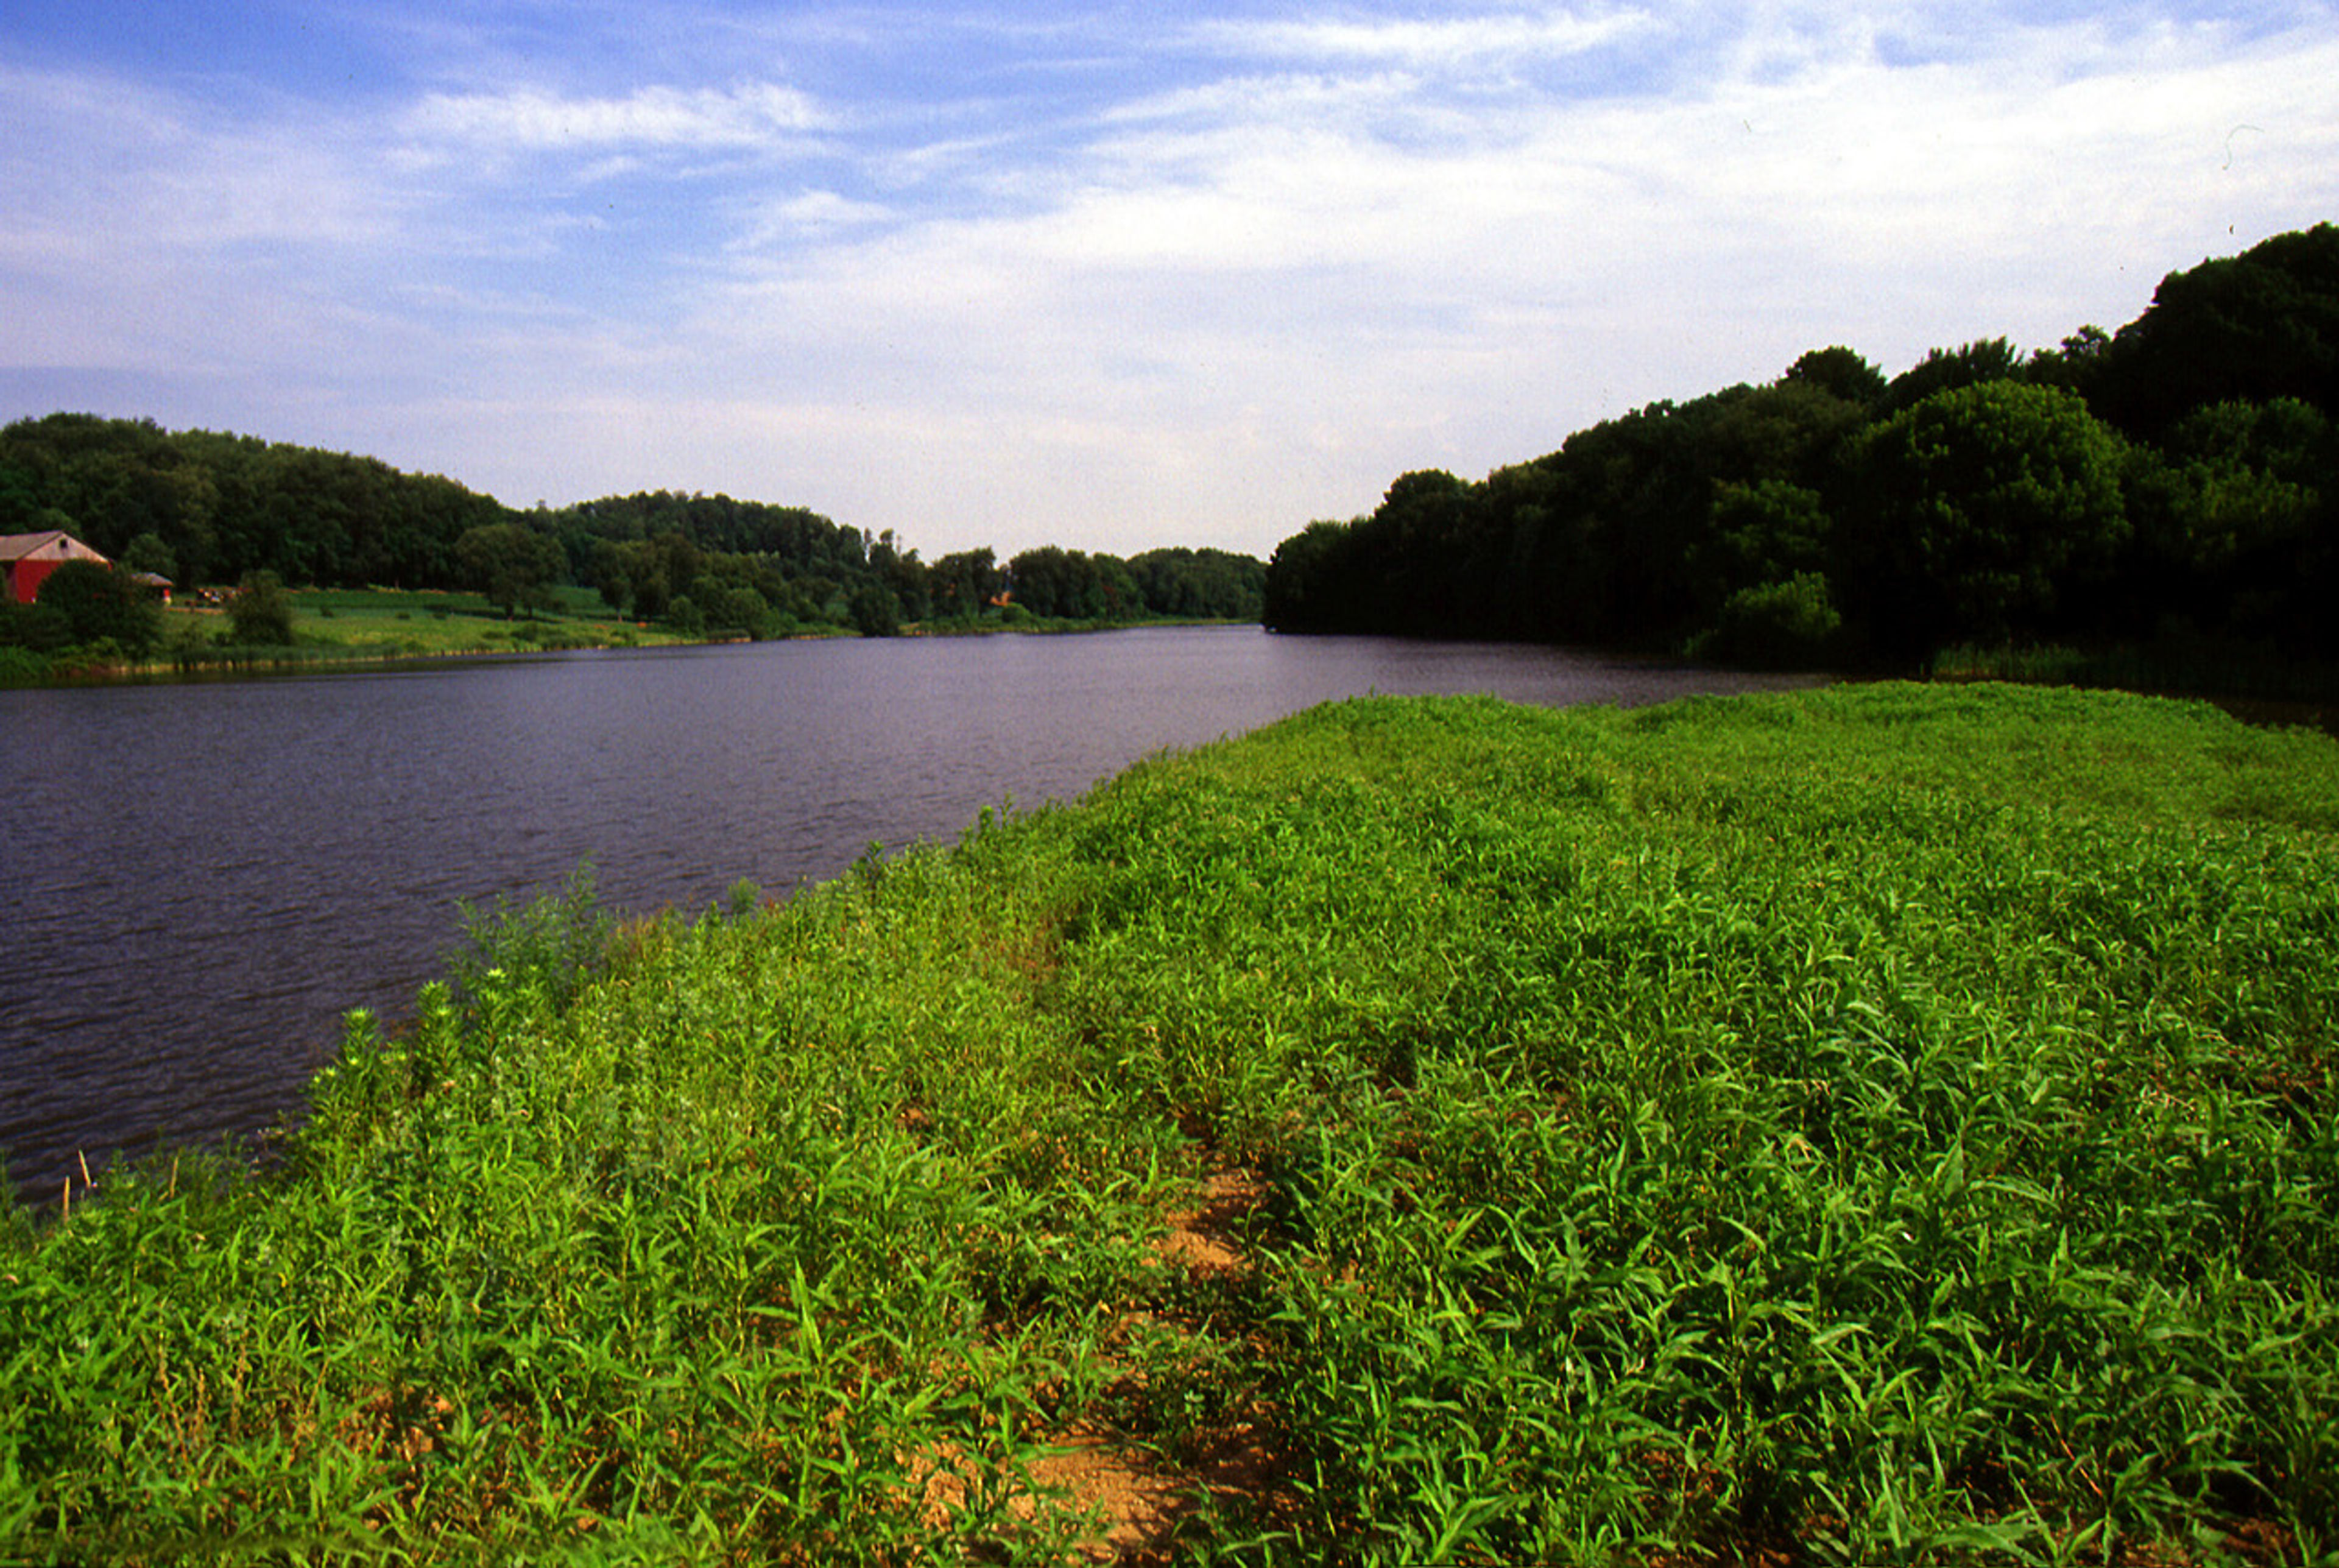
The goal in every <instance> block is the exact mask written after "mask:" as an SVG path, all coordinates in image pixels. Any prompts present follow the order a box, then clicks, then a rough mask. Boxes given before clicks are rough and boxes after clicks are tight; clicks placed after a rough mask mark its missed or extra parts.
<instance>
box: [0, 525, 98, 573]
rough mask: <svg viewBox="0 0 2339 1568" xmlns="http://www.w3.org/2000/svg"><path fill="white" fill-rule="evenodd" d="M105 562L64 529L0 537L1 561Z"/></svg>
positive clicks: (1, 535)
mask: <svg viewBox="0 0 2339 1568" xmlns="http://www.w3.org/2000/svg"><path fill="white" fill-rule="evenodd" d="M104 560H105V557H104V556H101V555H99V554H98V553H97V552H96V551H95V550H93V549H91V548H90V547H88V546H87V545H84V544H83V543H82V542H81V541H80V540H79V539H77V538H74V537H73V536H72V535H71V534H69V533H67V532H65V531H64V529H63V528H50V529H48V530H47V531H46V532H44V533H38V534H0V561H104ZM108 564H109V565H110V564H111V563H108Z"/></svg>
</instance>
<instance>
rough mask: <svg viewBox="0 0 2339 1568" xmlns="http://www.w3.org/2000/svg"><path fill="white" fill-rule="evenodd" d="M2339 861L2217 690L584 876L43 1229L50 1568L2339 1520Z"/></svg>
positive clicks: (2008, 1533)
mask: <svg viewBox="0 0 2339 1568" xmlns="http://www.w3.org/2000/svg"><path fill="white" fill-rule="evenodd" d="M2335 833H2339V750H2335V749H2334V745H2333V743H2332V742H2330V741H2329V740H2327V739H2324V738H2322V737H2319V736H2314V735H2306V734H2304V733H2296V732H2269V731H2262V730H2251V729H2247V728H2245V727H2243V726H2242V725H2239V724H2237V723H2235V722H2234V721H2232V720H2230V719H2228V718H2226V717H2225V716H2223V715H2219V714H2217V713H2216V712H2215V711H2214V710H2212V709H2210V708H2208V707H2206V706H2201V705H2187V704H2176V703H2169V702H2163V701H2157V700H2153V699H2147V698H2137V697H2124V696H2118V695H2078V694H2074V693H2069V692H2064V691H2056V690H2045V689H2025V688H2009V687H1999V686H1989V685H1972V686H1956V687H1923V686H1910V685H1860V686H1839V687H1836V688H1833V689H1831V690H1826V691H1821V692H1806V693H1796V694H1780V695H1761V696H1750V697H1742V698H1733V699H1728V700H1700V701H1692V702H1686V703H1678V704H1674V705H1668V706H1665V707H1661V708H1653V709H1645V710H1640V711H1636V712H1631V713H1623V712H1618V711H1614V710H1609V709H1578V710H1570V711H1564V712H1549V711H1542V710H1533V709H1524V708H1517V707H1512V706H1507V705H1502V704H1498V703H1495V702H1493V701H1491V700H1482V699H1396V698H1370V699H1361V700H1357V701H1351V702H1346V703H1340V704H1336V705H1328V706H1326V707H1322V708H1318V709H1315V710H1312V711H1310V712H1308V713H1306V714H1303V715H1298V716H1297V717H1295V718H1292V719H1290V720H1288V721H1286V722H1284V723H1282V724H1279V725H1275V726H1273V727H1271V728H1269V729H1268V730H1265V731H1263V732H1260V733H1258V734H1257V735H1251V736H1248V737H1246V738H1243V739H1239V740H1235V741H1229V742H1224V743H1220V744H1219V745H1212V746H1209V747H1205V748H1203V749H1201V750H1199V751H1197V752H1193V753H1190V754H1168V755H1163V756H1160V757H1157V758H1155V759H1152V760H1150V761H1148V762H1146V763H1143V764H1140V765H1139V766H1137V767H1135V768H1133V769H1131V770H1130V772H1129V773H1127V774H1124V775H1122V776H1121V777H1120V778H1119V779H1117V780H1115V781H1113V782H1111V783H1110V784H1107V785H1105V786H1102V787H1101V788H1100V789H1099V790H1098V791H1097V792H1095V793H1094V794H1092V795H1091V797H1090V798H1089V799H1088V800H1086V801H1084V802H1082V803H1081V804H1078V805H1074V806H1070V807H1062V808H1053V809H1048V810H1043V811H1039V812H1034V813H1028V814H1017V813H1014V812H1002V813H999V814H989V813H986V814H985V815H984V818H983V820H982V821H980V822H978V823H974V824H972V825H971V826H970V827H969V828H968V830H967V832H966V833H965V834H964V836H963V838H962V841H961V842H959V843H956V844H954V845H948V846H933V847H923V848H919V849H915V850H913V851H911V852H908V853H903V854H899V855H896V856H894V857H892V858H880V857H877V856H874V855H873V856H870V857H868V858H866V859H864V862H863V863H860V864H859V865H857V866H856V867H855V868H854V871H853V872H852V873H849V874H847V875H845V876H844V877H842V878H840V879H838V880H837V881H836V882H834V883H830V884H827V885H824V886H823V887H821V888H818V889H815V890H813V891H811V892H807V893H805V894H804V895H802V896H800V897H798V898H796V899H794V900H793V901H791V902H788V903H786V904H785V906H781V907H775V908H763V907H758V906H757V905H756V903H755V900H754V898H753V897H752V895H751V893H750V891H749V890H745V889H742V890H741V892H740V894H739V896H738V897H737V898H735V900H734V901H733V903H732V905H731V907H729V908H728V909H726V910H725V911H722V912H711V913H709V914H708V915H706V917H704V918H701V919H699V920H696V921H695V922H691V921H684V920H680V919H669V920H666V921H663V922H656V923H654V924H649V925H642V926H632V927H627V928H623V929H620V930H617V931H614V932H611V931H608V930H607V929H606V928H605V926H604V925H603V923H602V922H599V921H598V919H597V917H596V916H595V914H594V913H593V912H592V910H591V907H590V904H589V901H588V899H587V896H586V889H585V888H584V886H583V885H582V884H581V883H580V884H579V886H578V887H577V889H576V890H575V892H574V895H573V896H572V897H571V898H569V899H567V900H566V901H556V902H548V903H545V904H542V905H539V906H538V907H536V908H535V909H533V910H531V911H528V912H524V913H519V914H515V915H513V916H511V917H509V918H508V919H506V920H504V921H502V922H500V923H496V922H487V923H483V924H482V926H481V927H480V929H479V932H478V933H477V934H478V936H479V943H478V952H477V953H476V955H475V957H474V960H473V961H472V962H469V963H468V964H467V965H466V966H465V972H464V973H463V974H462V975H460V976H459V977H457V978H458V979H459V981H460V983H459V985H458V986H457V987H455V988H454V989H452V990H447V989H439V988H434V989H433V990H432V991H429V992H427V993H426V994H425V996H424V997H423V998H422V999H421V1001H420V1002H419V1005H418V1010H417V1011H418V1014H419V1016H418V1018H417V1019H416V1020H415V1021H413V1022H412V1023H411V1024H410V1025H408V1026H404V1027H401V1028H400V1029H398V1030H395V1031H390V1030H385V1029H382V1028H379V1027H377V1026H376V1025H375V1024H374V1023H373V1022H372V1021H369V1020H365V1019H362V1018H360V1019H357V1020H354V1021H353V1022H352V1025H351V1028H350V1033H349V1039H348V1042H347V1045H346V1047H345V1050H344V1052H343V1055H342V1058H341V1060H340V1062H339V1064H338V1065H337V1066H336V1067H334V1068H333V1069H332V1070H331V1071H330V1072H328V1073H327V1074H326V1075H325V1076H323V1077H322V1078H321V1080H319V1081H318V1083H317V1085H316V1087H315V1090H314V1100H315V1106H314V1112H313V1116H312V1118H311V1120H310V1122H309V1123H308V1125H307V1127H306V1129H305V1130H303V1131H301V1132H300V1133H299V1134H297V1135H296V1136H294V1137H293V1138H291V1139H290V1140H289V1146H288V1149H287V1151H286V1155H285V1158H284V1159H283V1160H282V1162H281V1168H280V1169H274V1170H272V1171H271V1172H269V1173H267V1174H262V1175H254V1174H251V1173H248V1172H247V1171H246V1170H244V1169H242V1167H241V1166H239V1165H237V1164H235V1163H233V1162H231V1161H228V1160H225V1159H217V1158H214V1159H198V1158H196V1157H195V1156H193V1155H183V1156H181V1157H179V1158H177V1159H172V1158H169V1157H165V1158H163V1159H160V1160H158V1161H156V1162H154V1163H153V1164H151V1165H149V1166H147V1167H145V1168H143V1169H139V1170H137V1171H134V1172H130V1171H123V1172H117V1173H112V1174H107V1175H104V1176H102V1177H101V1178H100V1181H99V1185H98V1187H97V1188H95V1189H94V1191H89V1192H83V1193H76V1194H75V1195H74V1201H73V1203H72V1206H71V1208H70V1212H69V1213H64V1214H60V1213H59V1212H57V1210H56V1209H55V1208H54V1206H52V1207H51V1208H49V1209H47V1210H45V1211H44V1212H43V1213H41V1214H40V1215H39V1216H37V1217H35V1216H34V1215H32V1214H31V1213H29V1212H25V1211H19V1212H18V1214H17V1216H16V1218H15V1219H14V1221H13V1222H12V1223H13V1229H11V1230H10V1231H9V1232H8V1234H7V1236H6V1238H5V1241H0V1395H5V1396H0V1561H11V1560H15V1559H18V1558H25V1559H31V1560H35V1561H49V1560H69V1561H101V1562H113V1561H121V1562H164V1561H174V1560H181V1559H184V1558H188V1557H202V1558H204V1559H206V1560H209V1559H212V1558H219V1557H242V1558H246V1559H250V1560H258V1561H268V1562H286V1563H293V1562H324V1561H336V1560H340V1559H342V1558H345V1557H348V1556H350V1555H359V1556H362V1557H363V1558H364V1559H365V1560H367V1561H378V1562H391V1563H440V1562H446V1563H472V1562H481V1561H576V1562H610V1563H617V1562H629V1563H630V1562H640V1563H650V1562H657V1563H666V1562H677V1561H681V1562H709V1563H721V1562H736V1563H765V1562H778V1563H789V1562H806V1563H811V1562H835V1561H859V1562H879V1563H896V1562H898V1563H910V1562H925V1561H933V1562H949V1563H962V1562H969V1561H975V1562H1010V1561H1016V1562H1050V1563H1053V1562H1064V1561H1081V1560H1097V1559H1100V1558H1102V1559H1108V1560H1109V1559H1110V1558H1113V1557H1116V1556H1117V1557H1119V1558H1120V1559H1121V1560H1124V1561H1170V1560H1176V1561H1180V1562H1185V1561H1193V1562H1208V1561H1213V1560H1219V1561H1241V1562H1256V1563H1268V1562H1278V1563H1279V1562H1308V1563H1314V1562H1345V1563H1391V1564H1396V1563H1523V1562H1549V1563H1664V1564H1676V1563H1698V1562H1704V1561H1717V1562H1732V1563H1735V1562H1776V1563H1788V1562H1822V1563H1858V1564H1870V1563H2064V1562H2070V1563H2082V1562H2084V1563H2107V1562H2108V1563H2134V1564H2144V1563H2151V1564H2170V1563H2216V1562H2232V1563H2288V1562H2315V1561H2324V1560H2327V1559H2329V1558H2330V1557H2331V1555H2332V1554H2333V1553H2334V1552H2339V1422H2334V1415H2333V1413H2334V1411H2339V1301H2334V1279H2339V1117H2334V1109H2339V1084H2334V1062H2339V1057H2334V1017H2339V836H2334V834H2335ZM722 853H723V852H722V846H721V845H719V844H710V845H709V846H708V848H707V854H708V856H709V858H710V859H719V858H720V856H721V854H722Z"/></svg>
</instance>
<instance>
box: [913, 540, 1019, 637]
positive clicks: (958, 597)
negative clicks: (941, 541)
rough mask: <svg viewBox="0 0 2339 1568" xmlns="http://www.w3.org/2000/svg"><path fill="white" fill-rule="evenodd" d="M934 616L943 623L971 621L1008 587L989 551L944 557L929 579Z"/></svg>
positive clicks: (962, 552)
mask: <svg viewBox="0 0 2339 1568" xmlns="http://www.w3.org/2000/svg"><path fill="white" fill-rule="evenodd" d="M927 582H928V586H929V590H930V592H931V594H932V597H933V613H934V615H935V616H937V617H938V618H940V619H943V620H960V619H967V620H971V619H972V618H973V617H975V616H979V615H981V614H982V612H983V609H984V607H985V606H988V605H989V604H990V603H991V601H992V599H994V598H996V597H999V592H1000V590H1001V589H1002V587H1005V586H1006V579H1005V576H1004V574H1002V572H1001V571H1000V569H999V563H998V557H995V556H994V555H992V552H991V551H989V550H987V549H982V550H962V551H959V552H957V553H955V554H952V555H947V556H944V557H942V558H941V559H940V560H938V561H936V562H935V563H934V564H933V567H932V568H931V569H930V570H929V572H928V575H927Z"/></svg>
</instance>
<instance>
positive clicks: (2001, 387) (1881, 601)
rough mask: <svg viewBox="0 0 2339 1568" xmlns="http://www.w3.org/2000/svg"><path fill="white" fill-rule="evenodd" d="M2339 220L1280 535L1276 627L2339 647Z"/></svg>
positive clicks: (1270, 603) (1829, 644) (1773, 654)
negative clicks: (2064, 312)
mask: <svg viewBox="0 0 2339 1568" xmlns="http://www.w3.org/2000/svg"><path fill="white" fill-rule="evenodd" d="M2334 506H2339V229H2334V227H2333V226H2332V225H2330V224H2328V223H2324V224H2321V225H2318V226H2317V227H2315V228H2314V229H2312V230H2308V231H2304V232H2295V233H2288V234H2283V235H2279V236H2276V237H2275V238H2273V239H2269V240H2267V241H2265V242H2263V243H2262V244H2259V245H2256V246H2255V247H2253V248H2252V249H2250V250H2249V251H2246V252H2245V253H2243V254H2241V255H2238V256H2235V257H2230V258H2226V259H2222V260H2213V261H2205V262H2203V263H2202V264H2201V265H2200V266H2198V267H2195V268H2192V269H2190V270H2187V271H2178V272H2174V273H2171V274H2170V275H2169V276H2167V277H2166V279H2164V280H2163V281H2162V282H2161V283H2160V285H2159V288H2158V290H2157V291H2156V292H2155V294H2154V296H2153V300H2152V302H2151V304H2150V306H2149V308H2147V310H2146V311H2144V313H2143V314H2142V315H2140V316H2139V317H2137V320H2135V321H2131V322H2129V323H2128V324H2127V326H2125V327H2123V328H2121V329H2120V330H2118V331H2117V332H2115V333H2106V332H2105V331H2103V330H2100V329H2099V328H2096V327H2082V328H2080V329H2079V330H2077V331H2076V332H2075V333H2073V334H2072V335H2071V336H2070V337H2068V338H2067V339H2065V340H2064V341H2063V342H2062V344H2061V345H2060V346H2059V347H2058V348H2055V349H2050V350H2042V351H2038V352H2035V353H2031V354H2028V355H2025V354H2023V353H2021V352H2019V351H2018V350H2017V349H2016V348H2015V347H2014V345H2012V344H2011V343H2009V342H2008V340H2006V339H2004V338H2002V337H2001V338H1991V339H1984V340H1976V341H1973V342H1969V343H1967V344H1965V345H1963V346H1961V347H1958V348H1951V349H1940V350H1934V351H1933V352H1931V353H1929V354H1928V355H1927V356H1926V357H1925V358H1924V359H1923V360H1921V361H1920V363H1918V364H1917V365H1916V366H1914V367H1913V368H1911V369H1910V370H1907V371H1906V372H1904V373H1903V374H1901V375H1899V376H1897V377H1892V378H1890V379H1888V378H1887V377H1886V376H1885V375H1884V374H1883V373H1882V371H1881V370H1879V369H1878V368H1877V367H1876V366H1875V365H1873V364H1871V363H1870V362H1869V361H1868V360H1865V359H1863V358H1862V357H1861V356H1860V354H1858V353H1857V352H1855V351H1854V350H1850V349H1848V348H1843V347H1832V348H1824V349H1818V350H1812V351H1811V352H1809V353H1806V354H1804V355H1803V356H1802V357H1801V358H1800V359H1798V360H1796V361H1795V362H1794V363H1793V364H1792V365H1791V366H1790V367H1788V369H1787V370H1786V371H1785V373H1784V374H1782V375H1781V376H1780V377H1779V379H1778V380H1774V381H1772V382H1770V383H1769V384H1767V385H1763V386H1745V385H1741V386H1735V387H1731V388H1728V389H1725V390H1722V391H1718V392H1713V393H1711V394H1708V395H1707V396H1704V397H1702V398H1698V399H1694V400H1693V401H1690V402H1686V403H1673V402H1658V403H1653V404H1650V405H1649V406H1648V407H1646V408H1643V409H1635V410H1634V411H1633V412H1631V413H1629V414H1626V415H1624V416H1623V417H1622V418H1619V419H1609V420H1604V421H1603V422H1601V423H1600V424H1597V425H1594V426H1593V427H1591V428H1590V429H1584V430H1581V431H1579V432H1577V433H1576V434H1574V435H1573V436H1571V437H1569V438H1568V439H1567V440H1566V441H1565V442H1564V444H1563V445H1562V446H1561V447H1560V449H1559V450H1557V451H1555V452H1553V453H1551V454H1549V455H1548V456H1545V457H1542V458H1537V459H1534V460H1533V461H1531V462H1525V463H1521V464H1519V465H1517V466H1515V467H1512V468H1500V469H1497V470H1496V471H1495V472H1494V473H1492V474H1490V475H1488V476H1487V477H1486V478H1485V479H1484V480H1481V481H1478V482H1475V483H1473V482H1468V481H1466V480H1463V479H1460V478H1456V477H1455V476H1454V475H1452V474H1450V473H1446V472H1443V471H1437V470H1431V471H1423V472H1415V473H1408V474H1406V475H1404V476H1402V477H1401V478H1398V479H1397V480H1396V482H1395V483H1394V484H1392V485H1391V486H1390V487H1389V489H1388V492H1387V497H1386V498H1384V499H1383V501H1382V502H1381V504H1380V506H1379V507H1378V508H1377V509H1376V510H1375V511H1373V512H1372V513H1371V514H1369V515H1368V516H1366V517H1362V518H1356V519H1355V520H1353V521H1350V522H1318V523H1315V524H1313V525H1311V526H1309V527H1308V528H1307V529H1306V530H1304V531H1303V532H1301V533H1299V534H1298V535H1296V536H1294V537H1291V538H1288V539H1286V540H1285V541H1284V542H1283V543H1282V544H1281V545H1280V546H1279V547H1278V548H1277V550H1276V551H1275V554H1274V557H1273V559H1272V561H1271V562H1270V563H1269V566H1268V580H1267V607H1266V619H1267V621H1268V625H1269V626H1274V627H1276V628H1277V629H1278V630H1284V631H1331V632H1357V631H1370V632H1394V633H1402V634H1410V635H1416V636H1440V637H1485V638H1520V639H1528V640H1535V641H1549V642H1565V643H1579V644H1588V645H1594V646H1611V647H1620V648H1630V649H1636V650H1643V651H1650V652H1663V653H1688V654H1692V655H1694V656H1705V657H1711V658H1718V659H1727V660H1732V661H1738V662H1745V663H1756V664H1772V665H1811V666H1838V667H1850V666H1879V667H1887V668H1901V669H1907V668H1913V667H1923V666H1926V665H1928V664H1929V661H1930V660H1931V658H1932V656H1934V655H1935V653H1936V652H1937V651H1938V650H1939V649H1940V648H1942V647H1944V646H1949V645H1950V644H1955V643H1966V644H1979V645H2027V644H2035V643H2041V642H2060V643H2068V644H2072V645H2077V646H2084V645H2088V644H2105V643H2113V642H2128V643H2136V642H2142V641H2147V640H2151V639H2155V638H2163V639H2165V638H2171V637H2176V638H2201V639H2218V640H2221V641H2223V642H2225V643H2227V644H2232V645H2245V646H2251V647H2255V648H2260V649H2263V650H2265V652H2266V653H2267V654H2268V655H2269V656H2275V657H2279V658H2315V659H2329V658H2331V657H2332V656H2334V655H2339V616H2334V614H2333V613H2332V611H2331V608H2330V606H2331V604H2332V602H2333V592H2334V588H2339V519H2334Z"/></svg>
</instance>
